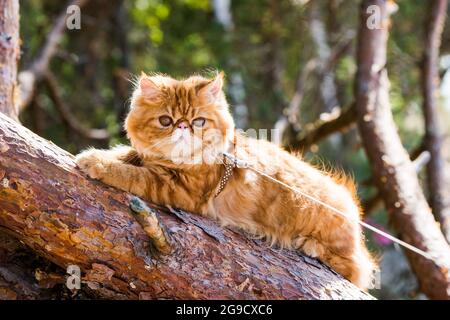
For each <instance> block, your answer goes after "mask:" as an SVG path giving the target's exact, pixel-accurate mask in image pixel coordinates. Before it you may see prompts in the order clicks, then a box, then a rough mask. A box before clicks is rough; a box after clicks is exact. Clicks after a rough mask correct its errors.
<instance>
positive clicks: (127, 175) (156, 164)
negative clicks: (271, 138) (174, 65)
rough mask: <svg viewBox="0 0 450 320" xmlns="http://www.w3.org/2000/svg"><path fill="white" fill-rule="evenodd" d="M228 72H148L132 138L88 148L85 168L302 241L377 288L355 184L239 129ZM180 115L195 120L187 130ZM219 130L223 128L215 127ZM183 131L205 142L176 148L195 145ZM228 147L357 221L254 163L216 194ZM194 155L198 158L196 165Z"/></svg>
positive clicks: (168, 201)
mask: <svg viewBox="0 0 450 320" xmlns="http://www.w3.org/2000/svg"><path fill="white" fill-rule="evenodd" d="M222 78H223V75H222V74H219V75H217V76H216V77H215V78H213V79H206V78H203V77H200V76H192V77H190V78H188V79H185V80H175V79H173V78H171V77H168V76H162V75H154V76H147V75H145V74H143V75H141V77H140V79H139V82H138V85H137V88H136V90H135V91H134V94H133V97H132V102H131V109H130V112H129V114H128V117H127V119H126V122H125V128H126V130H127V133H128V137H129V139H130V141H131V145H132V146H131V147H125V146H121V147H116V148H114V149H111V150H96V149H90V150H87V151H84V152H82V153H81V154H79V155H78V156H77V160H76V161H77V164H78V166H79V167H80V168H81V169H82V170H83V171H85V172H86V173H87V174H88V175H89V176H90V177H92V178H95V179H99V180H101V181H103V182H105V183H106V184H109V185H112V186H114V187H117V188H119V189H122V190H125V191H129V192H131V193H134V194H136V195H138V196H140V197H143V198H145V199H148V200H150V201H152V202H154V203H157V204H161V205H170V206H172V207H177V208H181V209H184V210H187V211H191V212H196V213H198V214H201V215H205V216H208V217H211V218H214V219H217V220H219V221H220V222H221V223H223V224H224V225H231V226H234V227H239V228H241V229H243V230H245V231H247V232H249V233H251V234H253V235H257V236H262V237H265V238H266V239H268V240H269V241H270V242H271V243H273V244H277V245H280V246H282V247H287V248H295V249H301V250H302V251H303V252H305V253H306V254H308V255H310V256H312V257H317V258H318V259H320V260H321V261H323V262H324V263H326V264H327V265H329V266H330V267H332V268H333V269H335V270H336V271H337V272H339V273H341V274H342V275H343V276H344V277H346V278H347V279H349V280H350V281H352V282H353V283H355V284H356V285H358V286H359V287H361V288H367V287H368V285H369V283H370V281H371V276H372V272H373V269H374V267H375V264H374V262H373V259H372V257H371V256H370V254H369V252H368V250H367V249H366V247H365V245H364V242H363V238H362V232H361V228H360V227H359V225H358V224H357V223H355V222H354V221H352V220H351V219H356V220H357V219H360V214H361V210H360V208H359V206H358V202H357V200H356V195H355V190H354V188H353V187H351V183H350V184H349V183H343V182H342V181H343V180H342V179H339V178H337V177H336V176H335V175H333V174H330V173H325V172H321V171H319V170H317V169H316V168H314V167H312V166H311V165H309V164H308V163H306V162H304V161H302V160H301V159H300V158H299V157H298V156H294V155H291V154H289V153H288V152H286V151H284V150H282V149H280V148H279V147H277V146H275V145H274V144H271V143H269V142H267V141H263V140H256V139H251V138H247V137H244V136H242V135H239V134H236V133H235V131H234V123H233V120H232V117H231V115H230V113H229V110H228V104H227V102H226V100H225V96H224V94H223V91H222V83H223V79H222ZM165 115H168V116H170V117H171V118H172V119H173V123H174V124H176V125H171V126H169V127H163V126H162V125H161V124H160V122H159V120H158V119H159V117H161V116H165ZM199 117H203V118H205V119H206V123H205V126H204V127H203V128H202V130H200V129H199V128H195V127H193V126H192V125H191V121H192V120H193V119H196V118H199ZM177 121H182V122H185V124H186V125H187V126H188V128H187V129H184V131H183V129H180V128H178V124H179V122H178V123H177ZM209 129H215V130H212V133H210V134H206V133H205V132H207V131H208V130H209ZM180 130H182V132H184V133H185V134H186V135H188V136H189V137H191V138H192V137H196V138H200V139H201V143H200V144H201V148H198V145H197V146H194V147H192V145H190V147H192V148H191V149H189V150H190V151H189V154H188V155H186V154H184V155H181V156H179V155H176V154H175V155H174V148H177V147H178V146H180V145H181V144H188V142H187V141H188V140H184V138H183V137H180V136H179V135H178V138H177V139H174V138H173V136H174V134H177V133H176V132H178V131H180ZM178 133H179V132H178ZM222 151H226V152H230V153H233V154H236V156H237V157H238V158H241V159H245V160H249V161H250V163H251V164H252V165H253V166H254V167H255V168H257V169H259V170H261V171H263V172H265V173H267V174H269V175H270V176H272V177H274V178H276V179H278V180H280V181H282V182H284V183H286V184H288V185H290V186H293V187H295V188H298V189H300V190H302V191H303V192H306V193H308V194H310V195H312V196H314V197H316V198H318V199H320V200H321V201H323V202H325V203H327V204H329V205H331V206H333V207H335V208H337V209H339V210H341V211H343V212H345V213H346V214H347V215H348V217H349V218H350V219H346V218H344V217H342V216H339V215H337V214H335V213H333V212H332V211H330V210H329V209H327V208H326V207H324V206H322V205H320V204H318V203H315V202H313V201H311V200H308V199H307V198H305V197H303V196H301V195H298V194H295V193H294V192H292V191H291V190H289V189H287V188H286V187H283V186H281V185H279V184H276V183H274V182H273V181H270V180H268V179H267V178H264V177H262V176H260V175H257V174H255V173H254V172H252V171H250V170H248V169H241V168H235V169H234V173H233V175H232V177H231V179H230V180H229V181H228V183H227V184H226V185H225V188H224V190H223V192H221V193H220V194H219V195H218V196H217V197H215V193H216V190H217V189H218V185H219V182H220V180H221V178H222V175H223V173H224V166H223V165H222V164H220V161H219V162H217V161H216V162H215V163H214V162H212V161H211V160H221V159H223V158H222V155H221V152H222ZM190 156H195V159H196V161H197V163H188V162H189V161H187V158H188V157H190ZM184 160H186V161H184ZM199 160H200V161H199ZM349 186H350V188H349Z"/></svg>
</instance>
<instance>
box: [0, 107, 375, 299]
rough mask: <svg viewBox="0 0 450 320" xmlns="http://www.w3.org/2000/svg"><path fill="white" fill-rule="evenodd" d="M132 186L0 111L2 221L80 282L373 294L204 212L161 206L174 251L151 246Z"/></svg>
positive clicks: (151, 288)
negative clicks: (89, 173) (136, 213)
mask: <svg viewBox="0 0 450 320" xmlns="http://www.w3.org/2000/svg"><path fill="white" fill-rule="evenodd" d="M128 205H129V195H127V194H126V193H123V192H121V191H118V190H115V189H113V188H111V187H107V186H105V185H103V184H102V183H100V182H95V181H92V180H89V179H87V178H85V177H84V176H83V175H82V174H81V173H80V172H78V171H77V170H76V169H75V164H74V161H73V157H72V156H71V155H70V154H68V153H66V152H64V151H63V150H61V149H59V148H58V147H56V146H55V145H53V144H51V143H49V142H47V141H46V140H44V139H42V138H40V137H38V136H36V135H35V134H33V133H32V132H30V131H29V130H28V129H26V128H24V127H22V126H20V125H18V124H17V123H15V122H13V121H11V120H10V119H8V118H7V117H5V116H3V115H1V114H0V227H2V228H3V229H5V230H7V231H8V232H9V233H10V234H11V235H13V236H15V237H16V238H17V239H19V240H20V241H21V242H23V243H25V244H26V245H27V246H28V247H30V248H31V249H32V250H34V251H35V252H37V253H38V254H40V255H41V256H43V257H45V258H46V259H48V260H49V261H51V262H53V263H55V264H56V265H58V266H60V267H62V268H66V267H67V266H68V265H78V266H79V267H80V268H81V270H82V273H83V278H82V285H83V286H85V287H86V286H87V287H88V288H89V290H91V291H92V292H93V293H94V294H96V295H98V296H99V297H105V298H114V299H117V298H120V299H122V298H123V299H137V298H140V299H155V298H169V299H172V298H173V299H213V298H215V299H238V298H239V299H329V298H333V299H349V298H350V299H369V298H371V296H370V295H368V294H366V293H363V292H362V291H360V290H359V289H357V288H356V287H355V286H353V285H352V284H351V283H349V282H348V281H347V280H345V279H343V278H342V277H341V276H339V275H337V274H336V273H335V272H333V271H331V270H330V269H329V268H327V267H325V266H324V265H322V264H321V263H319V262H318V261H317V260H314V259H311V258H308V257H306V256H304V255H302V254H300V253H297V252H294V251H287V250H283V251H279V250H274V249H271V248H268V247H267V246H266V245H265V244H263V243H261V242H259V241H255V240H251V239H249V238H246V237H245V236H243V235H242V234H241V233H240V232H237V231H233V230H229V229H221V228H220V227H218V225H217V224H216V223H214V222H212V221H210V220H208V219H206V218H202V217H199V216H196V215H191V214H188V213H185V212H181V211H172V213H171V214H169V213H168V211H167V209H166V210H163V209H161V208H159V209H158V208H156V207H154V206H152V210H155V212H156V213H157V216H158V217H159V219H160V223H161V224H162V225H163V226H164V227H165V229H166V230H167V233H168V234H169V235H170V238H171V239H172V245H173V253H172V254H168V255H152V254H151V251H150V242H149V238H148V236H147V235H146V233H145V232H144V230H143V229H142V227H141V226H140V225H139V224H138V223H137V222H136V220H135V219H134V218H133V216H132V214H131V213H130V209H129V206H128Z"/></svg>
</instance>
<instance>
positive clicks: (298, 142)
mask: <svg viewBox="0 0 450 320" xmlns="http://www.w3.org/2000/svg"><path fill="white" fill-rule="evenodd" d="M355 122H356V112H355V108H354V103H352V104H351V105H350V106H348V107H345V108H344V109H343V110H342V111H341V110H340V109H336V110H335V111H334V112H332V113H323V114H322V115H321V117H320V119H318V120H316V121H315V122H313V123H309V124H307V125H305V127H304V128H303V130H302V131H301V132H299V133H298V134H296V135H288V136H287V137H286V142H285V145H286V146H288V147H289V148H290V149H292V150H307V149H308V148H309V147H311V145H313V144H316V143H318V142H319V141H320V140H322V139H324V138H326V137H328V136H330V135H331V134H333V133H336V132H345V131H347V130H348V129H350V128H351V127H353V125H354V124H355Z"/></svg>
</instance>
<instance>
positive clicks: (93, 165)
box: [75, 149, 107, 180]
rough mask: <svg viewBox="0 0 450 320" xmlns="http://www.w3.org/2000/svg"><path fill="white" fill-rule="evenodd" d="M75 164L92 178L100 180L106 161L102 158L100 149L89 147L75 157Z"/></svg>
mask: <svg viewBox="0 0 450 320" xmlns="http://www.w3.org/2000/svg"><path fill="white" fill-rule="evenodd" d="M75 162H76V164H77V166H78V167H79V168H80V169H81V171H83V172H84V173H86V174H87V175H88V176H89V177H91V178H93V179H98V180H101V179H102V177H103V176H104V175H105V174H106V172H107V170H106V163H105V160H104V159H103V158H102V155H101V151H99V150H95V149H89V150H86V151H83V152H82V153H80V154H78V155H77V156H76V157H75Z"/></svg>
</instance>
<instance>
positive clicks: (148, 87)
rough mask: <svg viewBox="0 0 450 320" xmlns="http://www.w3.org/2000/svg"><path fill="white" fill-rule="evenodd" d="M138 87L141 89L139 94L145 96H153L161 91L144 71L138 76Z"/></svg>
mask: <svg viewBox="0 0 450 320" xmlns="http://www.w3.org/2000/svg"><path fill="white" fill-rule="evenodd" d="M139 89H141V94H142V95H143V96H145V97H147V98H155V97H157V96H159V94H160V92H161V90H160V88H159V86H158V85H157V84H156V83H155V82H154V81H153V80H152V79H151V77H149V76H147V75H146V74H145V73H142V74H141V76H140V77H139Z"/></svg>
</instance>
